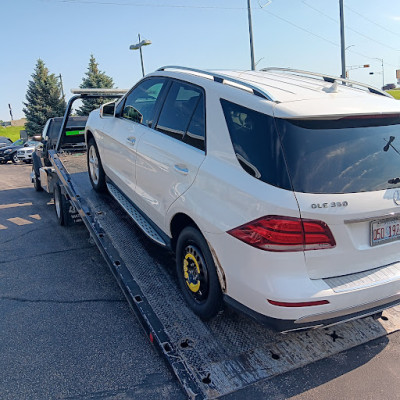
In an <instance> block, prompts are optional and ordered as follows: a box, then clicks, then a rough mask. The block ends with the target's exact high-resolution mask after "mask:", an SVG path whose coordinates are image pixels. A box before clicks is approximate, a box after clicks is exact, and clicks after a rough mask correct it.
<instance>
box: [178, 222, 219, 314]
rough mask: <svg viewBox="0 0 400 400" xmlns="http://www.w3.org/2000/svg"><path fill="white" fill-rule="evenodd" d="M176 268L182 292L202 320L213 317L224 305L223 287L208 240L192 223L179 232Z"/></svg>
mask: <svg viewBox="0 0 400 400" xmlns="http://www.w3.org/2000/svg"><path fill="white" fill-rule="evenodd" d="M176 272H177V276H178V281H179V286H180V288H181V290H182V292H183V296H184V297H185V300H186V301H187V303H188V304H189V306H190V308H191V309H192V310H193V312H194V313H195V314H197V315H198V316H199V317H200V318H201V319H203V320H208V319H211V318H212V317H214V316H215V315H216V314H217V313H218V311H219V310H220V309H221V305H222V291H221V287H220V284H219V280H218V276H217V271H216V269H215V264H214V260H213V257H212V255H211V252H210V249H209V247H208V245H207V242H206V240H205V239H204V237H203V235H202V234H201V233H200V232H199V230H197V229H196V228H194V227H192V226H189V227H186V228H185V229H184V230H183V231H182V232H181V234H180V235H179V238H178V241H177V246H176Z"/></svg>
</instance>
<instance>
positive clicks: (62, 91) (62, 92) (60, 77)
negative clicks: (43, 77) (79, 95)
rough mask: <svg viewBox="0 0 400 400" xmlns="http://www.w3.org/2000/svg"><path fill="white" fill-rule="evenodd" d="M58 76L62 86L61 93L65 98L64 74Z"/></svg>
mask: <svg viewBox="0 0 400 400" xmlns="http://www.w3.org/2000/svg"><path fill="white" fill-rule="evenodd" d="M58 78H59V79H60V88H61V94H62V97H63V99H64V100H65V95H64V86H63V81H62V76H61V74H60V75H58Z"/></svg>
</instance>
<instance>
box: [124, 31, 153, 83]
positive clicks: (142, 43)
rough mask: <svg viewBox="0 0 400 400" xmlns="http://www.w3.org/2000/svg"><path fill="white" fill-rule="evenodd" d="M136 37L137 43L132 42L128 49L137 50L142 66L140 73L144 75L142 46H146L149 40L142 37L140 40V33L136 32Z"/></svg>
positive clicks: (149, 42)
mask: <svg viewBox="0 0 400 400" xmlns="http://www.w3.org/2000/svg"><path fill="white" fill-rule="evenodd" d="M138 38H139V43H136V44H132V45H131V46H130V47H129V49H130V50H139V52H140V64H141V66H142V74H143V76H144V64H143V54H142V47H143V46H148V45H149V44H151V41H150V40H147V39H144V40H140V33H139V34H138Z"/></svg>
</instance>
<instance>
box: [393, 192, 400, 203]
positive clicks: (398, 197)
mask: <svg viewBox="0 0 400 400" xmlns="http://www.w3.org/2000/svg"><path fill="white" fill-rule="evenodd" d="M393 202H394V204H396V206H400V190H395V191H394V193H393Z"/></svg>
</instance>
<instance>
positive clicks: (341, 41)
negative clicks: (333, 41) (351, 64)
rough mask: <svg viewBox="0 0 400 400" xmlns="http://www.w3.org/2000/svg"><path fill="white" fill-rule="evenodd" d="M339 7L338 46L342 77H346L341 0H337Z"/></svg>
mask: <svg viewBox="0 0 400 400" xmlns="http://www.w3.org/2000/svg"><path fill="white" fill-rule="evenodd" d="M339 8H340V47H341V52H342V75H341V76H342V78H344V79H345V78H346V47H345V42H344V11H343V0H339Z"/></svg>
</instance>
